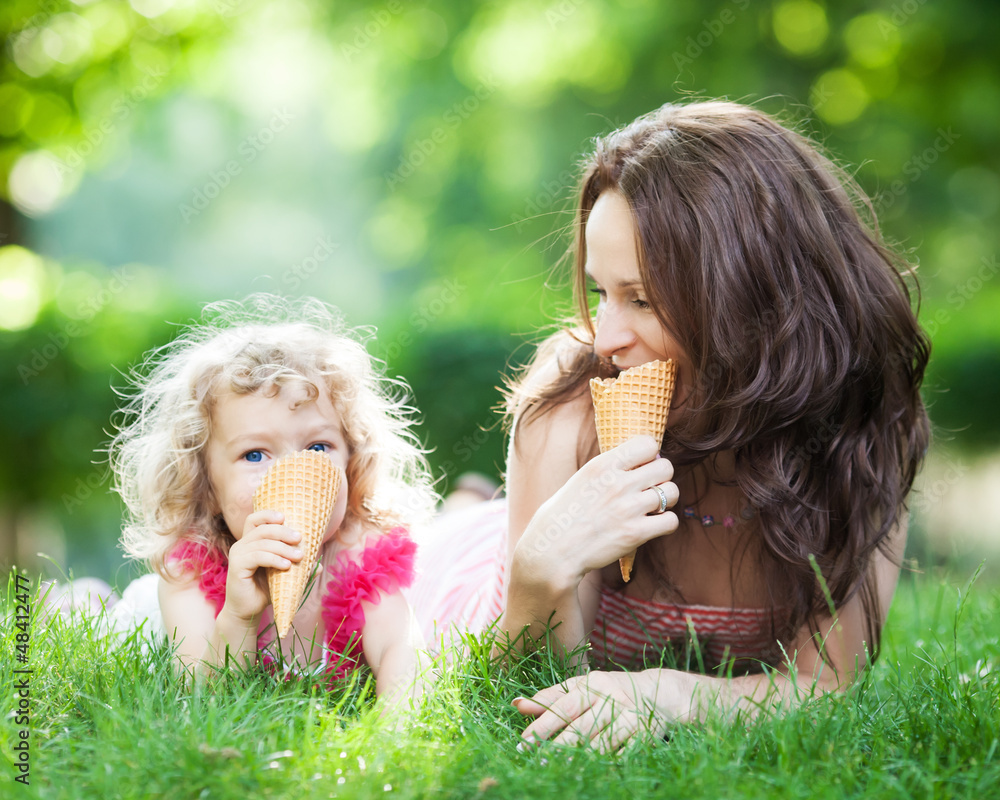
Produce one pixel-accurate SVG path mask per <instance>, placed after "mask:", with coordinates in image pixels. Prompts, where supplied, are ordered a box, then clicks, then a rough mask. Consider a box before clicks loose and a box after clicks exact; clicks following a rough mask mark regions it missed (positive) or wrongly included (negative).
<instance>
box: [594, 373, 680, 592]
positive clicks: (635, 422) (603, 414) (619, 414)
mask: <svg viewBox="0 0 1000 800" xmlns="http://www.w3.org/2000/svg"><path fill="white" fill-rule="evenodd" d="M676 373H677V365H676V364H675V363H674V360H673V359H667V360H666V361H650V362H649V363H648V364H643V365H642V366H639V367H632V368H631V369H627V370H624V371H623V372H622V373H621V374H620V375H619V376H618V377H617V378H604V379H601V378H592V379H591V381H590V394H591V397H593V399H594V417H595V420H596V422H597V441H598V443H599V444H600V446H601V452H602V453H606V452H607V451H608V450H610V449H611V448H613V447H617V446H618V445H620V444H621V443H622V442H624V441H626V440H627V439H631V438H632V437H633V436H639V435H641V434H647V435H649V436H652V437H653V438H654V439H656V441H657V442H661V441H663V434H664V432H665V431H666V429H667V416H668V415H669V414H670V400H671V398H672V397H673V395H674V378H675V376H676ZM618 561H619V566H620V567H621V571H622V578H624V579H625V581H628V580H629V578H630V577H631V576H632V564H633V562H634V561H635V550H633V551H632V552H631V553H629V554H628V555H627V556H625V557H623V558H620V559H619V560H618Z"/></svg>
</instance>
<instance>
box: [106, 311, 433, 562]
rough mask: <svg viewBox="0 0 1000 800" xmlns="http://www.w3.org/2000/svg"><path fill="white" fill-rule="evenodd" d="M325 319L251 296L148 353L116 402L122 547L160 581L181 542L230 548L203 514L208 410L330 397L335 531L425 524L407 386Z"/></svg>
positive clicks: (421, 467)
mask: <svg viewBox="0 0 1000 800" xmlns="http://www.w3.org/2000/svg"><path fill="white" fill-rule="evenodd" d="M368 336H370V334H366V333H365V332H364V331H358V330H350V329H348V328H346V327H345V326H344V323H343V322H342V320H341V317H340V314H339V313H338V312H337V311H335V310H334V309H333V308H332V307H330V306H328V305H326V304H324V303H322V302H320V301H318V300H315V299H311V298H306V299H302V300H298V301H291V300H286V299H283V298H280V297H276V296H274V295H267V294H255V295H251V296H250V297H248V298H247V299H246V300H244V301H242V302H238V301H224V302H218V303H212V304H210V305H208V306H206V307H205V309H204V312H203V314H202V322H201V323H200V324H192V325H190V326H188V327H187V328H186V329H185V330H184V331H183V332H182V333H181V335H180V336H178V337H177V338H176V339H175V340H174V341H172V342H170V343H169V344H167V345H165V346H163V347H162V348H159V349H157V350H154V351H152V352H151V353H150V354H149V355H148V357H147V358H146V360H145V361H144V363H143V364H142V365H141V366H140V367H139V368H138V369H136V370H134V371H133V374H132V376H131V377H132V384H133V388H134V390H135V391H134V392H133V393H123V394H124V397H125V403H124V405H123V408H122V411H121V414H122V417H123V419H122V420H121V422H120V425H119V426H118V431H117V433H116V435H115V437H114V439H113V440H112V442H111V446H110V449H109V453H110V457H111V466H112V469H113V470H114V475H115V490H116V491H117V492H118V493H119V494H120V495H121V497H122V500H123V501H124V503H125V506H126V508H127V518H126V521H125V524H124V526H123V532H122V546H123V548H124V549H125V551H126V553H127V554H128V555H130V556H132V557H133V558H138V559H143V560H145V561H146V562H147V563H148V564H149V566H150V568H152V569H153V570H155V571H156V572H158V573H160V574H161V575H166V573H165V562H166V558H167V556H168V555H169V553H170V551H171V550H172V549H173V547H174V546H175V545H176V544H177V542H178V541H180V540H181V539H182V538H186V539H190V540H194V541H198V542H200V543H202V544H205V545H207V546H209V547H210V548H216V549H218V550H221V551H222V552H223V553H224V554H226V555H228V552H229V546H230V545H231V544H232V543H233V541H234V538H233V536H232V535H231V534H230V532H229V531H228V529H227V528H226V524H225V522H224V521H223V520H222V518H221V515H213V513H212V487H211V485H210V483H209V480H208V470H207V467H206V463H205V455H204V451H205V446H206V445H207V444H208V441H209V437H210V436H211V432H212V411H213V406H214V403H215V400H216V398H217V397H218V396H219V395H220V394H222V393H225V392H234V393H236V394H239V395H246V394H252V393H254V392H258V391H261V392H265V393H267V394H268V395H270V394H273V393H276V392H278V391H280V390H281V388H282V387H283V386H284V385H286V384H290V383H291V384H300V385H302V386H304V387H305V388H306V390H307V392H308V395H309V397H310V398H312V399H314V398H316V397H318V396H319V393H320V392H321V391H325V392H327V393H328V394H329V397H330V400H331V402H332V403H333V407H334V409H335V410H336V411H337V413H338V414H339V415H340V419H341V423H342V425H343V427H344V437H345V439H346V441H347V444H348V448H349V450H350V455H349V458H348V463H347V471H346V477H347V482H348V491H349V495H348V504H347V517H346V520H351V519H354V520H357V521H360V522H362V523H367V525H368V526H375V527H379V528H384V527H386V526H391V525H397V524H398V525H404V526H413V525H415V524H420V523H421V522H423V521H425V520H426V519H427V517H429V515H430V514H431V513H432V511H433V508H434V503H435V500H436V499H437V498H436V495H435V494H434V492H433V490H432V488H431V480H430V473H429V470H428V468H427V462H426V460H425V458H424V455H423V452H424V451H423V450H422V449H421V448H420V446H419V441H418V439H417V437H416V436H415V435H414V433H413V432H412V431H411V430H410V425H411V419H410V415H411V413H412V411H413V410H412V408H410V407H409V406H407V405H406V403H405V400H406V386H405V385H404V384H403V383H402V382H400V381H395V380H390V379H388V378H386V377H385V376H384V375H383V374H382V372H381V371H380V370H379V369H378V366H377V365H376V362H375V361H374V360H373V358H372V357H371V356H370V355H369V354H368V352H367V350H366V349H365V347H364V345H363V344H362V341H363V339H364V338H368Z"/></svg>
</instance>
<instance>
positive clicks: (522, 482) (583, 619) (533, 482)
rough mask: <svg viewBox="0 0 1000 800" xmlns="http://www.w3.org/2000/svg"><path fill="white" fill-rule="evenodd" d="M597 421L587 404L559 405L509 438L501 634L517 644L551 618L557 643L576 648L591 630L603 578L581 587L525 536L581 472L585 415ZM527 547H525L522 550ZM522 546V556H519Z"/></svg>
mask: <svg viewBox="0 0 1000 800" xmlns="http://www.w3.org/2000/svg"><path fill="white" fill-rule="evenodd" d="M588 413H589V414H590V415H591V416H592V414H593V407H592V406H591V404H590V402H589V400H588V399H587V398H578V399H576V400H573V401H571V402H569V403H565V404H563V405H560V406H556V407H555V408H553V409H552V410H551V411H549V412H548V413H547V414H545V415H543V416H542V417H535V418H534V419H532V420H530V421H522V422H521V424H520V425H519V426H518V428H517V435H516V437H512V438H511V444H510V450H509V453H508V457H507V478H506V484H507V513H508V533H507V570H506V572H505V574H506V576H507V605H506V608H505V609H504V613H503V615H502V616H501V618H500V629H501V630H503V631H506V632H507V633H508V634H510V636H511V638H512V639H514V638H516V637H517V635H518V634H519V633H520V632H521V630H522V629H523V628H524V627H525V626H528V629H529V634H530V635H531V636H533V637H535V638H538V637H539V636H541V635H542V634H543V633H544V630H545V626H546V624H547V623H548V620H549V615H550V614H551V615H553V619H552V622H553V624H555V623H556V622H558V623H560V624H559V627H558V628H556V635H557V637H558V639H559V641H560V642H561V643H562V645H563V646H564V647H566V648H567V649H568V650H573V649H575V648H576V647H578V646H579V645H580V644H582V643H583V641H584V640H585V639H586V637H587V636H588V635H589V634H590V631H591V630H592V629H593V627H594V617H595V616H596V614H597V606H598V603H599V602H600V575H599V574H598V573H596V572H591V573H588V574H587V575H585V576H584V577H583V579H582V580H580V581H579V582H575V581H574V576H573V575H572V574H569V575H567V574H566V571H565V570H561V569H560V567H565V566H566V565H561V564H553V563H551V560H550V559H548V558H546V557H545V552H544V550H543V549H541V542H540V540H539V539H538V538H537V537H536V538H532V537H531V536H529V538H528V540H527V541H526V542H523V539H524V534H525V531H526V529H527V528H528V525H529V524H530V523H531V521H532V518H533V517H534V516H535V514H536V513H537V512H538V510H539V508H541V506H542V505H543V504H544V503H545V502H546V501H547V500H549V499H550V498H551V497H552V496H553V495H554V494H555V493H556V492H557V491H558V490H559V489H561V488H562V487H563V485H564V484H565V483H566V482H567V481H568V480H569V479H570V478H571V477H572V476H573V475H574V474H575V473H576V472H577V470H578V469H579V468H580V466H581V464H580V463H579V459H578V456H577V452H578V449H579V443H580V441H581V439H582V438H583V437H584V436H586V428H585V419H586V417H585V416H584V415H585V414H588ZM522 542H523V543H522ZM519 546H520V550H519Z"/></svg>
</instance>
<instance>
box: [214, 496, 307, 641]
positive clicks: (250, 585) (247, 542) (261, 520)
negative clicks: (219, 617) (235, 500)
mask: <svg viewBox="0 0 1000 800" xmlns="http://www.w3.org/2000/svg"><path fill="white" fill-rule="evenodd" d="M284 521H285V515H284V514H282V513H281V512H280V511H271V510H268V509H265V510H263V511H255V512H254V513H253V514H250V515H249V516H248V517H247V519H246V524H245V525H244V526H243V535H242V536H241V537H240V538H239V540H238V541H237V542H236V543H235V544H234V545H233V546H232V547H231V548H230V549H229V574H228V575H227V577H226V609H227V610H228V612H229V613H230V614H231V615H233V616H235V617H237V618H239V619H242V620H245V621H247V622H249V621H251V620H254V621H255V620H256V618H257V617H259V616H260V614H261V612H263V610H264V609H265V608H266V607H267V605H268V603H270V602H271V597H270V594H269V592H268V589H267V580H266V572H264V569H265V568H268V567H273V568H274V569H281V570H285V569H288V568H289V567H291V566H292V564H293V563H297V562H298V561H300V560H301V559H302V550H301V549H299V548H298V547H297V546H296V545H297V544H298V542H299V540H300V539H301V538H302V537H301V535H300V534H299V532H298V531H295V530H292V529H291V528H286V527H285V526H284V525H282V524H281V523H283V522H284Z"/></svg>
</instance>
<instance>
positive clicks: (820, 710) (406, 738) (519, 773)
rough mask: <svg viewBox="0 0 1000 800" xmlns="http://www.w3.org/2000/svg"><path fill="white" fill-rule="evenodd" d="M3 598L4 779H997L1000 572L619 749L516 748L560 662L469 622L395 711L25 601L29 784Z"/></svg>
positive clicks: (416, 788) (945, 589)
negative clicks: (710, 715)
mask: <svg viewBox="0 0 1000 800" xmlns="http://www.w3.org/2000/svg"><path fill="white" fill-rule="evenodd" d="M0 602H2V603H4V606H3V611H4V614H5V621H4V623H3V625H4V627H3V631H2V634H0V640H2V663H0V753H2V757H0V797H4V798H6V797H12V798H14V797H34V796H38V797H52V798H76V797H80V798H115V797H121V798H132V797H157V796H166V797H179V798H180V797H191V798H199V797H206V798H230V797H231V798H240V799H241V800H249V798H260V797H264V798H266V797H296V798H298V797H364V798H371V797H396V798H399V797H427V796H431V795H434V796H438V797H471V798H478V797H482V798H521V797H594V798H617V797H621V798H630V800H634V799H635V798H641V797H653V796H656V797H678V798H684V799H685V800H695V799H696V798H711V800H718V798H731V797H768V798H770V797H780V798H798V797H802V798H826V797H850V796H870V797H893V798H896V797H898V798H910V797H941V798H947V797H969V798H976V799H977V800H979V798H986V797H996V796H1000V708H998V695H1000V681H998V677H1000V671H998V670H997V666H998V664H1000V645H998V636H1000V623H998V622H996V621H995V620H997V617H998V611H1000V588H998V587H995V586H990V587H987V586H983V585H981V584H977V583H974V582H972V581H970V578H969V577H968V576H966V577H965V578H964V581H961V582H960V581H958V580H955V579H949V578H948V577H947V576H944V575H941V576H936V577H929V576H916V577H915V576H908V577H904V579H903V581H902V582H901V584H900V588H899V591H898V592H897V596H896V601H895V603H894V605H893V610H892V613H891V616H890V619H889V621H888V626H887V629H886V635H885V643H884V651H883V653H882V657H881V659H880V661H879V662H878V664H877V665H876V667H875V668H874V669H873V670H871V671H870V672H869V673H868V674H867V676H866V677H865V679H864V680H863V681H862V682H861V683H860V685H858V686H857V687H856V688H855V689H854V690H853V691H852V692H850V693H849V694H848V695H846V696H840V697H826V698H820V699H817V700H813V701H810V702H808V703H807V704H806V705H804V706H802V707H800V708H798V709H795V710H793V711H790V712H785V713H782V714H777V715H773V716H767V717H764V718H760V719H758V720H756V721H754V722H750V723H744V722H740V721H732V720H725V719H723V718H722V717H721V716H720V718H719V719H715V720H710V721H708V722H706V723H704V724H699V725H691V726H686V727H681V728H677V729H676V730H674V731H672V733H671V735H670V738H669V741H668V742H664V741H658V740H657V741H642V742H634V743H632V744H631V745H629V746H628V747H626V748H625V749H624V750H623V751H622V752H620V753H618V754H616V755H601V754H599V753H596V752H591V751H589V750H587V749H582V748H563V747H556V746H552V745H544V746H542V747H540V748H538V749H536V750H529V751H527V752H523V753H522V752H518V750H517V743H518V734H519V733H520V731H521V730H522V729H523V727H524V725H525V722H524V721H523V720H522V719H521V718H520V716H519V715H518V714H517V713H516V712H515V710H514V709H513V708H512V707H511V705H510V701H511V700H512V699H513V698H514V697H516V696H517V695H523V694H531V693H532V692H533V691H535V690H536V689H537V688H540V687H542V686H545V685H548V684H550V683H552V682H555V681H556V680H558V679H559V678H560V677H561V676H562V674H563V673H562V671H561V666H560V665H559V664H558V663H555V662H553V661H552V660H550V659H548V658H547V657H546V656H545V655H544V654H541V653H536V654H534V655H533V656H531V657H526V658H523V659H520V660H517V661H516V662H515V663H509V664H508V665H507V666H503V667H501V666H499V665H498V664H496V663H494V662H493V661H491V659H490V657H489V647H488V646H487V645H486V644H485V643H478V642H476V641H475V640H473V641H472V645H473V646H472V648H471V651H470V653H469V655H468V656H467V657H464V658H462V659H461V660H459V661H458V662H456V663H454V664H452V665H451V666H450V667H448V668H447V669H446V672H445V674H444V676H443V678H442V679H441V680H440V681H439V683H438V686H437V687H436V689H435V690H434V693H433V695H432V696H431V697H430V698H429V700H428V702H427V703H426V704H425V707H424V709H423V710H422V711H421V712H420V713H419V714H418V715H417V716H416V717H414V718H413V719H410V720H408V721H407V722H406V723H405V725H404V726H402V727H401V729H399V730H391V729H389V728H387V726H385V725H384V724H383V723H382V722H380V720H379V718H378V716H377V714H376V713H375V712H374V705H373V690H372V682H371V680H370V679H369V677H368V676H366V675H364V674H363V673H362V674H359V675H358V677H357V679H356V680H354V681H353V683H351V684H349V685H348V686H346V687H341V688H339V689H338V690H336V691H334V692H327V691H325V690H322V689H320V688H317V687H315V686H310V685H309V684H307V683H304V682H296V681H280V680H276V679H274V678H272V677H271V676H269V675H267V674H265V673H262V672H256V671H249V672H240V673H237V672H234V673H231V674H229V675H227V676H225V677H221V678H219V679H217V680H216V681H215V682H214V683H212V684H211V685H198V686H192V685H191V683H190V682H189V681H185V680H183V679H181V678H179V677H177V676H176V675H175V674H174V671H173V670H172V668H171V667H170V662H169V653H167V652H165V651H164V650H159V651H154V652H151V653H144V652H143V650H142V648H141V647H140V643H139V642H138V641H136V640H135V639H131V640H128V641H125V642H124V643H118V644H114V643H112V642H111V641H110V640H107V639H101V638H100V637H98V636H96V635H94V632H93V629H92V627H91V626H89V625H87V624H80V623H77V624H75V625H71V624H68V623H66V622H65V621H63V620H62V619H60V618H58V617H57V618H54V619H51V620H48V621H44V620H40V619H39V618H38V617H37V616H35V617H34V619H33V620H32V623H31V633H30V637H31V641H30V656H29V661H30V664H29V666H30V667H31V668H32V669H33V674H32V675H31V676H30V681H31V683H30V691H31V696H32V705H31V725H30V736H31V738H30V746H31V751H30V752H31V773H30V776H31V785H30V787H24V786H21V785H19V784H17V783H15V782H14V777H15V775H16V774H18V773H17V772H16V770H15V768H14V766H13V764H14V761H15V759H16V753H15V751H14V750H13V749H12V748H13V745H14V743H15V742H16V741H18V739H17V736H18V735H19V731H20V730H22V726H20V725H18V724H16V717H15V714H14V710H16V707H17V699H18V698H17V697H16V695H15V692H14V685H15V679H16V678H18V677H20V676H18V675H15V674H14V673H13V670H14V669H16V668H18V664H17V663H16V656H17V650H16V645H17V640H16V634H17V633H18V630H17V628H16V625H15V624H14V620H13V619H12V618H11V617H10V616H9V615H10V614H11V612H12V611H13V610H14V608H15V604H14V596H13V581H11V582H10V584H9V587H8V590H7V596H6V598H3V597H0Z"/></svg>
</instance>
